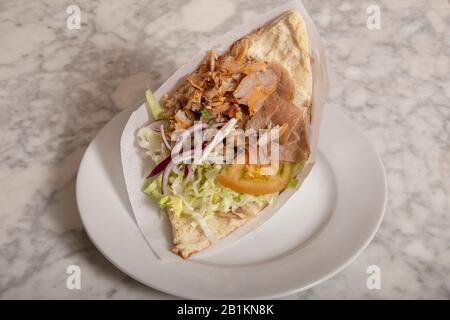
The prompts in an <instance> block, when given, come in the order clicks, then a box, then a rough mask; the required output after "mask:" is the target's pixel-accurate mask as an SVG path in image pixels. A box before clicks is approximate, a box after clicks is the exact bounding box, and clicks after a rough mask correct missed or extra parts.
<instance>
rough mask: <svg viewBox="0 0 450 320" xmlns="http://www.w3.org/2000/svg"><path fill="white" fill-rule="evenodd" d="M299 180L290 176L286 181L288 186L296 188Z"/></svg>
mask: <svg viewBox="0 0 450 320" xmlns="http://www.w3.org/2000/svg"><path fill="white" fill-rule="evenodd" d="M298 183H299V181H298V180H297V179H294V178H291V180H289V182H288V185H287V186H288V188H297V186H298Z"/></svg>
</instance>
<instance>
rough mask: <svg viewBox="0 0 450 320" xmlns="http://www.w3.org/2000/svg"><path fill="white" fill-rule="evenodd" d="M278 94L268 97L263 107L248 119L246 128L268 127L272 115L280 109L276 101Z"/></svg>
mask: <svg viewBox="0 0 450 320" xmlns="http://www.w3.org/2000/svg"><path fill="white" fill-rule="evenodd" d="M275 99H276V96H275V95H271V96H270V97H268V98H267V99H266V100H265V101H264V103H263V105H262V106H261V108H259V110H258V111H257V112H256V113H255V114H254V115H253V116H252V117H251V118H250V119H249V120H248V122H247V125H246V129H249V128H252V129H255V130H258V129H264V128H267V126H268V125H269V123H270V121H271V120H270V119H271V118H272V116H273V115H274V114H275V113H276V112H278V111H279V110H280V105H279V104H278V103H276V101H275Z"/></svg>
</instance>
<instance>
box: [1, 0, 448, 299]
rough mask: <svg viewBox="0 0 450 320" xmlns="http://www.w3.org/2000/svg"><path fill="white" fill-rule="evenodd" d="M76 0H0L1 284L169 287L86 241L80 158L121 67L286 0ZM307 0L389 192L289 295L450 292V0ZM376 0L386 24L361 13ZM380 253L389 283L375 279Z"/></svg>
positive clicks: (114, 105) (197, 42)
mask: <svg viewBox="0 0 450 320" xmlns="http://www.w3.org/2000/svg"><path fill="white" fill-rule="evenodd" d="M74 2H75V1H51V0H47V1H43V0H39V1H26V0H24V1H20V0H19V1H17V0H14V1H12V0H3V1H1V2H0V43H1V45H0V107H1V113H0V141H1V143H0V164H1V167H0V298H4V299H6V298H38V299H45V298H70V299H72V298H89V299H97V298H125V299H128V298H166V297H168V296H167V295H165V294H162V293H159V292H157V291H155V290H153V289H150V288H147V287H145V286H143V285H141V284H139V283H138V282H136V281H134V280H133V279H131V278H129V277H128V276H126V275H124V274H123V273H121V272H120V271H118V270H117V269H116V268H115V267H114V266H112V265H111V264H110V263H109V262H108V261H107V260H106V259H105V258H103V257H102V255H101V254H100V253H99V252H98V251H97V249H96V248H95V247H94V246H93V244H92V243H91V242H90V241H89V239H88V237H87V235H86V233H85V232H84V231H83V227H82V225H81V221H80V217H79V214H78V211H77V207H76V202H75V190H74V182H75V176H76V173H77V169H78V165H79V162H80V159H81V157H82V155H83V152H84V150H85V148H86V146H87V145H88V143H89V141H90V140H91V139H92V138H93V137H94V136H95V134H96V133H97V132H98V131H99V129H100V128H101V127H102V126H103V125H104V124H105V123H107V122H108V121H109V120H110V119H111V118H112V117H113V116H114V115H115V114H117V113H118V112H119V111H120V109H121V108H124V107H125V106H126V104H127V103H128V102H127V101H124V100H123V99H122V96H121V95H117V94H116V95H114V94H113V93H114V91H115V89H116V87H117V86H118V85H119V84H120V83H122V81H123V80H124V79H126V78H128V77H129V76H132V75H135V74H137V73H141V72H146V73H147V74H148V77H149V78H150V79H152V83H151V86H152V87H153V88H157V87H158V85H159V84H161V83H162V82H163V81H164V80H165V79H166V78H167V77H168V76H169V75H170V74H171V73H172V72H173V71H174V70H176V68H177V67H178V66H180V65H181V64H182V63H183V62H184V61H186V60H187V59H189V57H190V56H191V55H192V54H194V53H195V52H196V51H197V50H198V49H199V48H200V47H203V46H205V45H206V44H207V43H208V40H210V39H211V38H212V37H214V36H216V35H220V34H221V33H223V32H224V31H226V30H228V29H229V28H230V27H232V26H234V25H236V24H238V23H239V22H240V21H242V20H243V19H247V18H248V17H249V16H250V15H251V14H252V13H253V12H262V11H264V10H265V8H270V7H272V6H274V5H275V4H276V3H280V2H282V1H273V0H264V1H244V0H240V1H231V0H194V1H150V0H142V1H141V0H129V1H119V0H115V1H109V0H103V1H87V0H84V1H81V0H80V1H77V2H76V3H77V4H78V5H79V6H80V7H81V10H82V26H81V29H80V30H67V29H66V20H65V19H66V17H67V14H66V7H67V6H68V5H70V4H74ZM304 4H305V7H306V8H307V10H308V11H309V12H310V14H311V16H312V17H313V20H314V21H315V22H316V24H317V26H318V28H319V31H320V32H321V34H322V35H323V39H324V42H325V45H326V47H327V50H328V59H329V65H330V73H331V74H330V76H331V95H330V98H329V105H332V106H339V107H341V108H342V109H343V110H344V112H345V113H346V114H347V115H349V116H350V118H352V119H353V120H354V121H355V122H357V123H358V124H359V126H360V127H362V128H363V129H364V130H365V132H366V133H367V135H368V137H369V138H370V140H371V141H372V142H373V143H374V145H375V147H376V149H377V150H378V152H379V153H380V155H381V157H382V159H383V162H384V164H385V166H386V171H387V176H388V184H389V203H388V207H387V212H386V216H385V219H384V221H383V223H382V225H381V228H380V230H379V232H378V233H377V235H376V237H375V239H374V241H373V242H372V243H371V244H370V246H369V247H368V248H367V249H366V250H365V251H364V253H363V254H362V255H361V256H360V257H359V258H358V259H357V260H356V261H355V262H354V263H353V264H351V266H349V267H348V268H347V269H345V270H344V271H343V272H341V273H340V274H338V275H337V276H335V277H333V278H332V279H330V280H328V281H326V282H325V283H323V284H321V285H319V286H317V287H315V288H313V289H310V290H307V291H305V292H301V293H299V294H297V295H294V296H290V297H288V298H293V299H295V298H302V299H303V298H307V299H317V298H333V299H335V298H357V299H366V298H376V299H378V298H387V299H393V298H400V299H406V298H439V299H449V298H450V216H449V211H450V136H449V133H450V103H449V99H450V80H449V54H450V15H449V13H450V8H449V2H448V1H444V0H433V1H412V0H400V1H387V0H384V1H367V0H365V1H327V2H326V3H325V2H320V3H319V2H318V1H315V2H313V1H305V2H304ZM371 4H378V5H379V6H380V7H381V14H382V16H381V18H382V25H381V26H382V28H381V30H378V31H377V30H373V31H370V30H368V29H367V28H366V18H367V14H366V8H367V7H368V6H369V5H371ZM135 80H139V76H138V77H137V78H131V79H128V80H127V81H129V82H130V81H131V83H133V81H135ZM135 82H136V81H135ZM137 83H138V84H137V85H136V87H135V88H136V91H139V90H141V88H140V87H139V81H137ZM70 264H78V265H79V266H80V267H81V268H82V279H83V287H82V290H73V291H70V290H67V289H66V286H65V280H66V274H65V271H66V267H67V266H68V265H70ZM371 264H376V265H379V266H380V268H381V270H382V289H381V290H368V289H367V288H366V277H367V275H366V273H365V271H366V268H367V266H368V265H371Z"/></svg>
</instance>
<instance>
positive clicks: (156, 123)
mask: <svg viewBox="0 0 450 320" xmlns="http://www.w3.org/2000/svg"><path fill="white" fill-rule="evenodd" d="M166 121H167V120H155V121H152V122H149V123H147V124H145V126H144V127H147V128H149V129H152V130H153V131H157V132H159V131H160V128H161V127H160V125H162V124H164V123H165V122H166Z"/></svg>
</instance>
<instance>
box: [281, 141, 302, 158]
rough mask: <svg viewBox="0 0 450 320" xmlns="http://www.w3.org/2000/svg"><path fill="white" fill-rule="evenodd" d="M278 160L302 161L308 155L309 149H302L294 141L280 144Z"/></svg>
mask: <svg viewBox="0 0 450 320" xmlns="http://www.w3.org/2000/svg"><path fill="white" fill-rule="evenodd" d="M279 150H280V161H287V162H298V163H303V162H304V161H306V160H307V159H308V157H309V150H304V149H302V148H301V147H300V146H299V144H298V143H296V142H288V143H286V144H283V145H280V148H279Z"/></svg>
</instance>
